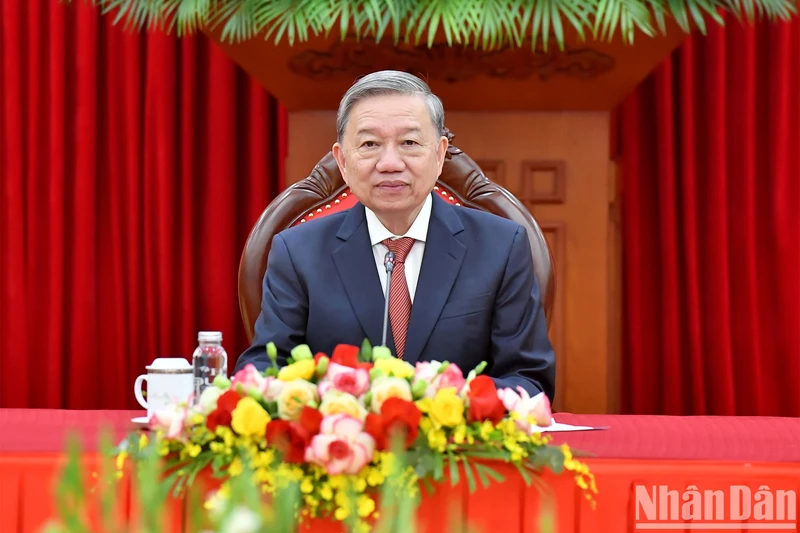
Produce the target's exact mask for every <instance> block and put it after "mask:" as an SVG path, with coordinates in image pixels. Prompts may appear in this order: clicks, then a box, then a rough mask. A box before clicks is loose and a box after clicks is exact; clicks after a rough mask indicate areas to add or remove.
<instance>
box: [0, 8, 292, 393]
mask: <svg viewBox="0 0 800 533" xmlns="http://www.w3.org/2000/svg"><path fill="white" fill-rule="evenodd" d="M0 10H1V11H0V14H1V15H2V26H1V28H2V37H0V46H1V47H2V50H1V52H0V77H2V80H3V81H2V83H0V105H1V106H2V108H0V150H2V154H1V155H0V165H1V166H0V177H1V178H2V186H1V187H0V224H2V226H0V406H2V407H51V408H101V407H102V408H111V409H113V408H138V404H137V403H136V401H135V400H134V399H133V382H134V380H135V378H136V376H137V375H139V374H141V373H143V372H144V367H145V365H147V364H149V363H150V362H151V361H152V360H153V359H154V358H156V357H164V356H173V357H175V356H177V357H187V358H188V357H190V356H191V353H192V351H193V349H194V347H195V345H196V338H197V331H198V330H221V331H222V332H223V336H224V345H225V346H226V348H227V349H228V352H229V354H230V358H231V359H235V357H236V355H238V352H239V351H240V350H242V349H243V348H244V347H245V346H246V345H247V342H246V337H245V334H244V330H243V328H242V326H241V320H240V315H239V308H238V301H237V286H236V278H237V269H238V261H239V257H240V254H241V250H242V247H243V245H244V241H245V239H246V238H247V235H248V232H249V230H250V229H251V227H252V225H253V223H254V222H255V221H256V219H257V217H258V215H259V214H260V213H261V211H262V210H263V209H264V207H265V206H266V205H267V204H268V203H269V201H270V200H272V198H274V196H275V195H276V194H277V193H278V192H279V191H280V190H281V189H282V184H281V176H282V173H283V168H282V162H283V160H284V155H285V151H286V147H285V138H286V137H285V128H286V121H285V114H284V112H283V111H282V109H281V108H280V107H279V106H278V105H277V103H276V101H275V100H274V99H273V98H272V97H270V96H269V95H268V94H267V93H265V92H264V90H263V89H262V88H261V87H259V86H258V85H256V84H255V82H253V81H252V80H251V79H250V78H249V76H248V75H247V74H246V73H244V72H243V71H242V70H241V69H239V68H238V67H237V66H236V65H235V64H234V63H233V62H232V61H231V60H229V59H228V58H227V57H226V56H225V55H224V54H223V53H222V52H221V51H220V50H219V49H217V48H216V47H215V46H214V45H213V44H212V43H210V42H209V41H208V40H207V39H205V38H204V37H202V36H197V37H193V38H187V39H178V38H176V37H172V36H165V35H160V34H155V33H146V34H144V33H136V34H133V33H129V32H125V31H124V30H123V29H122V27H121V25H120V26H113V25H112V21H113V19H112V17H110V16H101V13H100V10H98V9H95V8H93V7H91V6H90V5H89V4H88V3H85V2H73V3H72V4H71V5H64V4H62V3H60V2H58V0H31V1H29V2H16V1H11V2H2V7H0ZM231 368H232V361H231Z"/></svg>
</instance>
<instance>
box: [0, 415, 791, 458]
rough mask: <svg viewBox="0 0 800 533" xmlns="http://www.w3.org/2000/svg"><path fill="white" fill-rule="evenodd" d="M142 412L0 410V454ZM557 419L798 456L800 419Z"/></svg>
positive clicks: (630, 438) (729, 452)
mask: <svg viewBox="0 0 800 533" xmlns="http://www.w3.org/2000/svg"><path fill="white" fill-rule="evenodd" d="M145 415H146V413H145V412H144V411H70V410H50V409H0V428H2V431H0V453H26V454H30V453H54V452H62V451H64V450H65V446H66V442H67V437H68V436H69V435H70V434H75V435H78V436H79V437H80V440H81V446H82V449H83V450H85V451H92V450H95V449H96V447H97V446H96V445H97V441H98V437H99V435H100V434H101V431H102V430H104V429H105V430H108V431H110V432H111V434H112V435H113V438H114V439H120V440H121V439H122V438H124V436H125V435H126V434H127V433H129V432H131V431H135V430H136V429H137V428H138V426H137V425H136V424H134V423H133V422H132V419H133V418H135V417H141V416H145ZM555 419H556V420H557V421H558V422H560V423H563V424H570V425H576V426H578V425H579V426H592V427H607V428H608V429H603V430H595V431H578V432H564V433H552V436H553V443H555V444H560V443H563V442H566V443H568V444H569V445H570V447H571V448H573V449H575V450H579V451H582V452H587V453H589V454H591V455H593V456H595V457H598V458H608V459H662V460H716V461H762V462H764V461H765V462H800V418H779V417H713V416H693V417H676V416H650V415H579V414H569V413H558V414H556V415H555Z"/></svg>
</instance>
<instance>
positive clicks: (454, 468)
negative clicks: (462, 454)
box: [447, 452, 460, 487]
mask: <svg viewBox="0 0 800 533" xmlns="http://www.w3.org/2000/svg"><path fill="white" fill-rule="evenodd" d="M447 460H448V462H449V463H450V484H451V485H452V486H454V487H455V486H456V485H458V482H459V481H460V477H459V475H458V463H457V462H456V457H455V456H454V455H453V452H447Z"/></svg>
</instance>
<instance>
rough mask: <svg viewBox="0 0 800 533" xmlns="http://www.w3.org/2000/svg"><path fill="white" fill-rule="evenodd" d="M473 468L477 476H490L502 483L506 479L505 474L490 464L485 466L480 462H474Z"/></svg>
mask: <svg viewBox="0 0 800 533" xmlns="http://www.w3.org/2000/svg"><path fill="white" fill-rule="evenodd" d="M475 469H476V470H477V471H478V475H479V476H482V477H484V478H485V477H486V476H488V477H490V478H492V479H493V480H495V481H497V482H498V483H503V482H505V480H506V478H505V476H503V475H502V474H501V473H500V472H498V471H497V470H495V469H494V468H492V467H491V466H486V465H485V464H482V463H476V464H475ZM487 484H488V480H487ZM484 486H486V485H484Z"/></svg>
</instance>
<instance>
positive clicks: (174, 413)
mask: <svg viewBox="0 0 800 533" xmlns="http://www.w3.org/2000/svg"><path fill="white" fill-rule="evenodd" d="M186 416H187V410H186V407H184V406H179V405H175V406H172V407H168V408H166V409H163V410H161V411H156V412H154V413H153V416H151V417H150V421H149V424H148V425H149V426H150V430H151V431H163V432H164V435H165V436H166V438H168V439H177V438H178V437H180V435H181V433H182V432H183V427H184V425H185V423H186Z"/></svg>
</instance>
